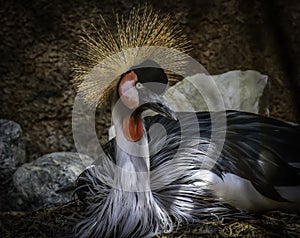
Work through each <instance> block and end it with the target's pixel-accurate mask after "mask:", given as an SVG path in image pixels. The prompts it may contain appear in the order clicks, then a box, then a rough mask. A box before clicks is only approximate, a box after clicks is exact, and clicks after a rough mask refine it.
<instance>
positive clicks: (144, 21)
mask: <svg viewBox="0 0 300 238" xmlns="http://www.w3.org/2000/svg"><path fill="white" fill-rule="evenodd" d="M95 30H96V32H97V37H95V38H93V37H91V36H90V35H89V34H86V36H85V37H82V42H81V43H82V44H81V46H80V48H79V49H78V51H77V52H76V54H77V57H78V59H77V60H76V61H75V64H74V71H75V79H74V80H75V83H76V84H77V85H78V93H80V94H81V96H82V97H83V98H84V99H85V101H86V102H87V103H88V104H89V105H91V106H96V105H99V104H100V105H101V104H105V102H106V101H107V100H108V97H109V96H110V95H112V93H113V92H114V90H115V88H116V86H117V83H118V81H119V79H120V76H121V75H122V74H123V73H125V72H127V71H128V70H129V69H130V68H131V67H133V66H136V65H139V64H141V63H143V62H144V61H145V60H153V61H155V62H156V63H158V64H159V65H160V66H161V67H162V68H163V69H164V70H165V71H166V73H167V75H168V78H169V81H172V79H174V77H173V76H174V72H176V73H177V74H178V72H180V71H181V70H183V68H184V64H185V56H186V55H185V54H183V53H186V52H187V51H188V50H189V49H190V44H189V41H188V40H187V38H186V37H185V36H184V35H183V34H182V32H181V31H180V29H179V27H178V24H175V23H174V22H173V21H172V20H171V17H170V16H169V15H160V14H159V13H157V12H154V11H153V9H152V8H151V7H149V6H145V7H138V8H136V9H133V10H132V11H131V12H130V14H129V17H128V18H127V19H125V17H124V16H122V17H121V18H120V17H118V16H117V17H116V26H115V31H111V30H110V29H109V27H108V25H107V24H106V22H105V20H104V19H103V18H101V27H100V29H95Z"/></svg>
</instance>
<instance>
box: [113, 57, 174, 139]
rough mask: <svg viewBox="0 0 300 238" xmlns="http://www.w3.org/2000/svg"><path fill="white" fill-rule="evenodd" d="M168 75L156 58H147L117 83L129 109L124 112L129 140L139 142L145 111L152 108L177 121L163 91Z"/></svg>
mask: <svg viewBox="0 0 300 238" xmlns="http://www.w3.org/2000/svg"><path fill="white" fill-rule="evenodd" d="M167 84H168V78H167V75H166V74H165V72H164V70H163V69H162V68H160V66H159V65H158V64H157V63H155V62H154V61H151V60H147V61H145V62H143V63H142V64H140V65H137V66H135V67H132V68H131V69H130V70H129V71H127V72H126V73H124V74H123V75H122V76H121V78H120V81H119V83H118V86H117V96H118V98H119V99H120V100H121V102H122V104H123V106H124V107H125V108H126V109H127V110H125V111H126V113H125V115H123V118H122V119H123V133H124V135H125V137H126V139H127V140H129V141H133V142H135V141H138V140H140V139H141V137H142V135H143V131H144V128H143V124H142V117H141V115H142V112H144V111H145V110H149V109H150V110H152V111H154V112H156V113H159V114H161V115H163V116H165V117H167V118H169V119H171V120H176V115H175V112H174V111H173V110H172V109H171V108H170V106H169V105H168V104H167V102H166V101H165V99H164V98H163V96H162V94H163V93H164V92H165V90H166V87H167Z"/></svg>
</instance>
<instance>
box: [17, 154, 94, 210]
mask: <svg viewBox="0 0 300 238" xmlns="http://www.w3.org/2000/svg"><path fill="white" fill-rule="evenodd" d="M91 163H92V160H91V159H90V158H89V157H87V156H84V155H80V156H79V154H77V153H69V152H59V153H52V154H47V155H44V156H42V157H40V158H38V159H37V160H35V161H34V162H31V163H26V164H24V165H22V166H21V167H20V168H18V170H17V171H16V172H15V174H14V176H13V183H14V187H15V190H16V191H15V193H16V194H15V195H14V197H15V198H16V201H14V202H17V204H16V206H15V207H16V208H19V209H20V210H31V209H38V208H41V207H48V206H52V205H58V204H63V203H66V202H68V201H70V200H72V198H73V189H74V187H73V186H74V182H75V181H76V178H77V177H78V175H79V174H80V173H81V172H82V171H83V170H84V169H85V167H86V166H87V165H89V164H91Z"/></svg>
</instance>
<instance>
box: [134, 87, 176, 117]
mask: <svg viewBox="0 0 300 238" xmlns="http://www.w3.org/2000/svg"><path fill="white" fill-rule="evenodd" d="M139 95H140V104H141V106H139V107H138V108H137V109H136V110H135V111H134V114H135V115H136V116H138V115H140V114H141V113H142V112H143V111H145V110H148V109H149V110H152V111H154V112H157V113H159V114H161V115H163V116H165V117H167V118H169V119H171V120H177V116H176V113H175V112H174V111H173V110H172V109H171V108H170V106H169V105H168V103H167V102H166V100H165V99H164V98H163V97H162V96H161V95H159V94H156V93H154V92H152V91H151V90H149V89H147V88H146V87H143V88H142V89H141V90H140V91H139Z"/></svg>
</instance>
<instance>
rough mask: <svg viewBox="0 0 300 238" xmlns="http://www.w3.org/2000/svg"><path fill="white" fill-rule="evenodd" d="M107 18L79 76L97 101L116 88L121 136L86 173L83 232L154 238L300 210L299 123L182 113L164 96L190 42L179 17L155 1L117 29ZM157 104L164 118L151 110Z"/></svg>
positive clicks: (79, 228) (83, 54) (115, 116)
mask: <svg viewBox="0 0 300 238" xmlns="http://www.w3.org/2000/svg"><path fill="white" fill-rule="evenodd" d="M103 25H104V26H105V27H104V28H103V29H101V31H100V32H99V39H97V40H94V39H91V37H89V36H88V38H84V39H83V41H84V42H85V44H86V45H87V46H88V50H87V51H80V52H79V56H80V60H79V64H77V65H76V68H75V69H76V72H77V74H78V75H77V77H76V80H77V83H78V85H79V95H81V96H83V98H84V99H85V101H86V102H87V103H88V104H89V105H90V106H95V105H97V104H99V103H100V105H103V104H102V103H103V102H104V101H105V100H106V99H107V96H111V95H113V97H112V98H113V100H111V101H112V121H113V123H114V125H115V128H116V138H115V139H114V140H112V141H110V142H109V143H108V144H107V145H106V146H105V150H104V152H103V153H102V154H100V155H99V156H98V157H99V158H100V159H99V158H98V159H97V161H96V162H95V165H93V166H92V167H90V168H89V169H87V170H86V171H84V172H83V174H82V175H81V176H80V177H79V178H78V182H77V190H76V192H77V195H78V196H79V198H80V199H81V200H83V201H84V202H85V204H86V214H85V217H84V218H83V219H82V220H81V221H80V222H78V224H77V225H76V232H77V233H76V234H77V235H78V236H81V237H150V236H153V235H155V234H158V233H162V232H170V231H172V229H173V227H174V225H176V224H178V223H194V222H201V221H206V220H214V219H219V218H221V217H228V216H230V215H233V216H235V217H241V216H246V215H245V214H246V213H245V212H244V209H245V210H249V211H264V210H273V209H281V210H292V211H295V209H298V210H299V208H300V207H299V204H300V192H299V186H300V175H299V171H300V169H299V163H300V159H299V154H300V153H299V152H300V147H299V146H300V145H299V141H300V127H299V126H298V125H290V124H288V123H285V122H281V121H278V120H274V119H271V118H266V117H261V116H258V115H255V114H251V113H246V112H238V111H226V112H224V111H218V112H196V113H188V112H181V113H174V112H173V111H172V109H171V108H170V107H169V106H168V105H167V103H166V102H165V101H164V99H163V97H162V94H163V92H164V91H165V89H166V84H168V81H169V80H170V76H171V75H172V72H173V73H174V72H177V73H178V72H183V71H182V70H183V65H184V62H185V60H186V57H185V55H183V54H181V53H180V52H186V49H187V48H188V47H187V41H186V39H185V37H183V36H182V35H181V33H180V31H178V30H177V28H176V27H174V25H173V24H172V23H170V18H169V17H161V16H159V15H158V14H155V13H154V12H153V11H152V10H151V9H149V8H145V10H143V11H139V10H137V11H135V10H134V11H133V12H132V13H131V14H130V17H129V19H128V22H124V20H123V18H122V20H121V21H118V24H117V25H118V27H117V35H116V36H115V35H114V34H113V33H112V32H109V31H108V28H107V27H106V25H105V23H104V24H103ZM161 47H163V48H161ZM166 48H172V49H175V51H174V50H173V51H165V49H166ZM195 65H197V64H192V66H195ZM179 69H180V70H179ZM170 72H171V73H170ZM186 75H188V74H186ZM157 84H158V85H157ZM202 90H203V91H207V92H208V96H209V93H210V92H212V91H211V88H208V90H206V88H204V89H202ZM148 109H149V110H152V111H155V112H156V113H158V114H159V115H155V116H148V117H144V116H143V112H144V111H145V110H148ZM212 118H214V121H218V119H219V118H220V119H221V118H223V119H224V118H225V123H220V124H218V123H213V122H212V121H213V120H211V119H212ZM229 205H231V206H229Z"/></svg>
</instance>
